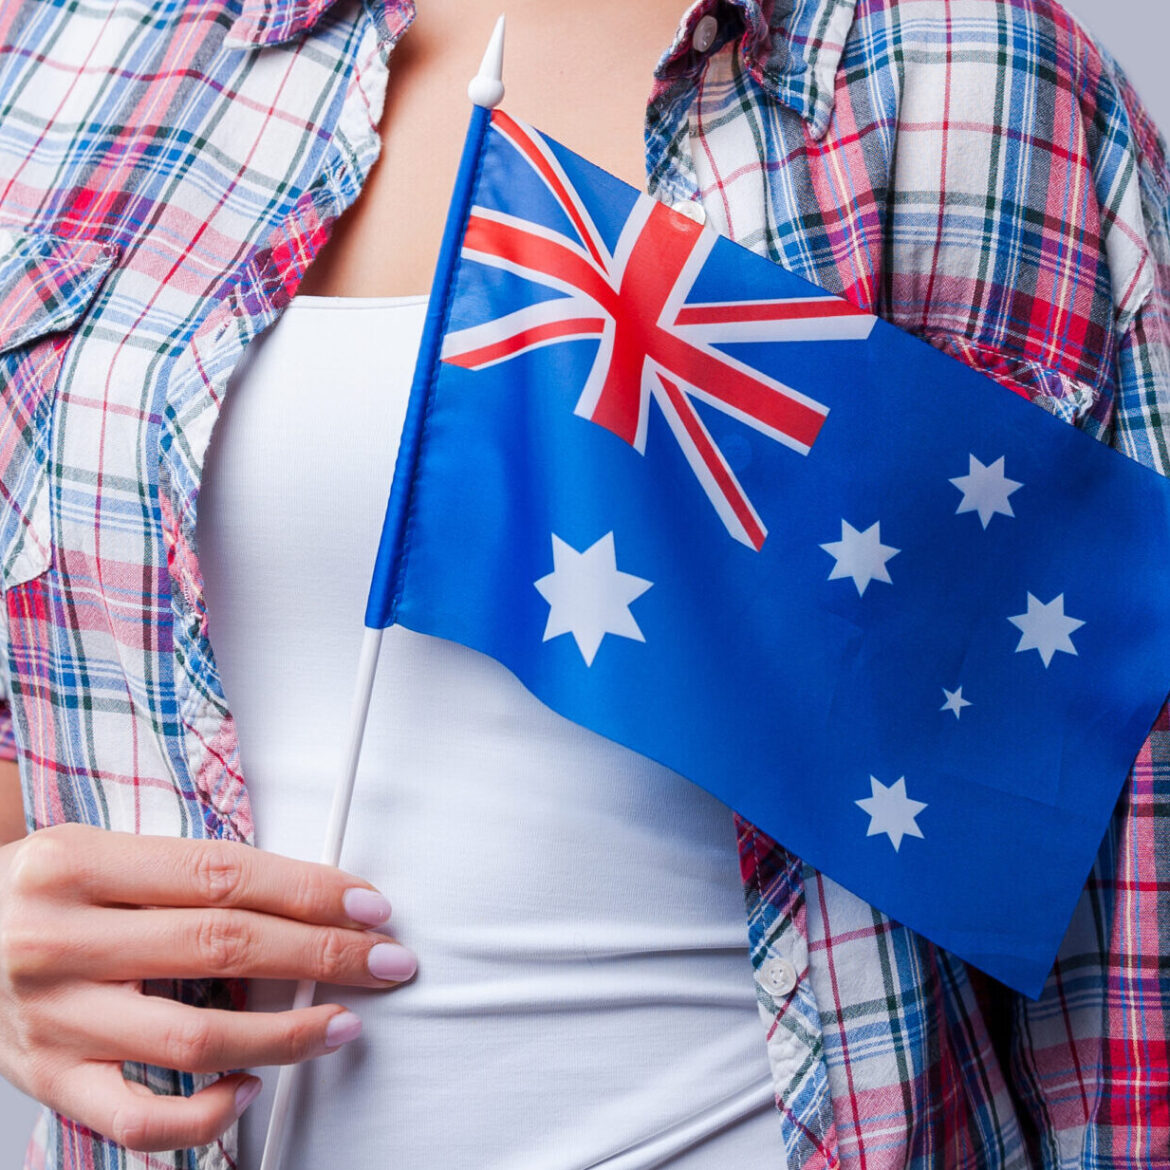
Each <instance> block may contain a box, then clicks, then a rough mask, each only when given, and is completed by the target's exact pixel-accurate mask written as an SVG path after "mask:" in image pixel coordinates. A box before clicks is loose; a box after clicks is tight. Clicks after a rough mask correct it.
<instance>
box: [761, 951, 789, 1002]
mask: <svg viewBox="0 0 1170 1170" xmlns="http://www.w3.org/2000/svg"><path fill="white" fill-rule="evenodd" d="M760 980H761V982H762V983H763V984H764V986H765V987H766V988H767V989H768V990H769V991H770V992H771V993H772V994H773V995H787V994H788V993H789V992H790V991H791V990H792V989H793V988H794V987H795V986H796V968H795V967H794V966H793V965H792V964H791V963H790V962H789V961H788V960H787V959H769V960H768V961H767V962H766V963H765V964H764V965H763V966H762V967H761V968H760Z"/></svg>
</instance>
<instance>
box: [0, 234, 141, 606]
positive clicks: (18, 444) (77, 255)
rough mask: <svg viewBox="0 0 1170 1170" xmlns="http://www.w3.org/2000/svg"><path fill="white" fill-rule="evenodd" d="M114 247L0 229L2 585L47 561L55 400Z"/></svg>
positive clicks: (30, 575) (49, 555) (17, 580)
mask: <svg viewBox="0 0 1170 1170" xmlns="http://www.w3.org/2000/svg"><path fill="white" fill-rule="evenodd" d="M118 255H119V248H118V246H117V245H116V244H107V243H99V242H96V241H93V240H76V239H70V238H68V237H66V236H62V235H57V234H55V233H52V232H47V231H43V230H41V229H21V228H14V227H3V226H0V394H2V396H3V410H2V413H0V584H2V585H3V587H4V588H5V589H8V588H11V587H13V586H15V585H19V584H21V583H22V582H24V581H28V580H30V579H31V578H33V577H35V576H37V575H39V574H40V573H43V572H44V571H45V570H46V569H47V568H48V567H49V565H50V563H51V560H52V552H51V550H52V538H51V531H50V523H49V487H50V485H49V478H50V476H49V471H50V466H51V459H52V452H51V434H50V431H51V423H52V416H53V399H54V396H55V393H56V390H57V386H58V382H59V380H60V378H61V376H62V372H63V370H64V369H65V363H66V358H67V355H68V351H69V346H70V343H71V342H72V340H73V338H74V336H75V335H76V333H77V331H78V330H79V329H81V328H84V325H83V323H82V319H83V318H84V316H85V313H86V310H87V309H88V308H89V306H90V305H91V304H92V302H93V299H94V297H95V296H96V294H97V291H98V289H99V288H100V287H101V283H102V281H103V280H104V279H105V277H106V274H107V273H108V272H109V271H110V269H111V268H112V267H113V266H114V265H115V263H116V262H117V260H118Z"/></svg>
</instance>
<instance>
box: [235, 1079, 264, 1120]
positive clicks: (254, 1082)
mask: <svg viewBox="0 0 1170 1170" xmlns="http://www.w3.org/2000/svg"><path fill="white" fill-rule="evenodd" d="M262 1088H264V1082H263V1081H262V1080H261V1079H260V1078H259V1077H249V1078H248V1080H246V1081H244V1082H243V1083H242V1084H241V1085H240V1087H239V1088H238V1089H237V1090H236V1116H237V1117H239V1116H240V1114H241V1113H243V1112H244V1110H245V1109H247V1108H248V1106H249V1105H251V1104H252V1102H253V1101H255V1100H256V1098H257V1097H258V1096H259V1095H260V1090H261V1089H262Z"/></svg>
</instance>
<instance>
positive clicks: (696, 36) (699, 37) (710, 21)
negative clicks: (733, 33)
mask: <svg viewBox="0 0 1170 1170" xmlns="http://www.w3.org/2000/svg"><path fill="white" fill-rule="evenodd" d="M718 32H719V21H717V20H716V19H715V17H713V16H704V17H703V19H702V20H700V21H699V23H698V24H696V25H695V31H694V32H693V33H691V44H692V45H693V46H694V48H695V52H696V53H705V52H706V51H707V50H708V49H709V48H710V47H711V46H712V45H713V44H714V43H715V34H716V33H718Z"/></svg>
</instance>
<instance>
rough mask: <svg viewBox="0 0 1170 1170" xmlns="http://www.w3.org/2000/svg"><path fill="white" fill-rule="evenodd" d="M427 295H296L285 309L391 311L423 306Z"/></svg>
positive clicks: (427, 298) (427, 297)
mask: <svg viewBox="0 0 1170 1170" xmlns="http://www.w3.org/2000/svg"><path fill="white" fill-rule="evenodd" d="M428 300H429V294H428V293H408V294H406V295H404V296H396V297H326V296H317V295H314V294H309V293H297V295H296V296H294V297H293V298H292V300H290V301H289V303H288V305H287V306H286V308H289V309H291V308H292V307H293V306H294V305H300V306H301V308H304V309H314V310H321V309H341V310H350V309H393V308H408V307H409V306H411V305H425V304H426V303H427V301H428Z"/></svg>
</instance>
